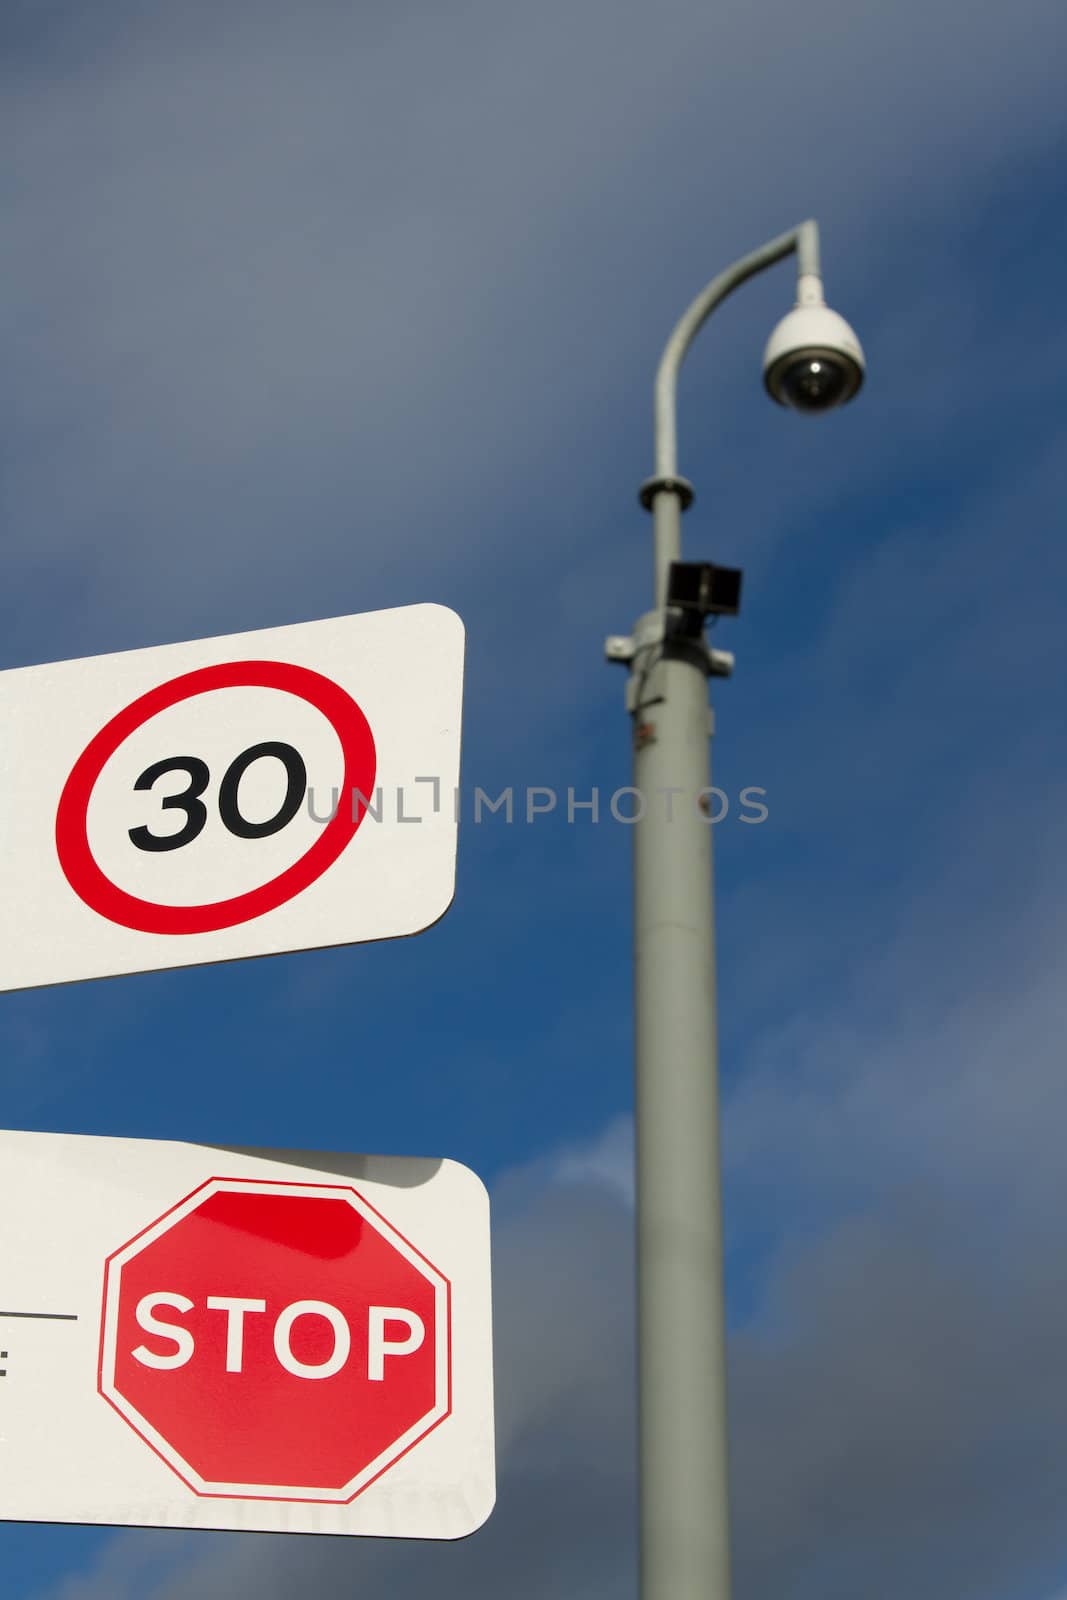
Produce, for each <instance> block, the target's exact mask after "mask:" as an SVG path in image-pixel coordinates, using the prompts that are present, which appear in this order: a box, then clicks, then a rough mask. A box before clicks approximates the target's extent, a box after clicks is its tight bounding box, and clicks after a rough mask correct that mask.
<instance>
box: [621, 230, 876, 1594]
mask: <svg viewBox="0 0 1067 1600" xmlns="http://www.w3.org/2000/svg"><path fill="white" fill-rule="evenodd" d="M793 253H795V254H796V257H797V271H798V287H797V302H796V306H795V308H794V309H793V310H792V311H791V312H790V313H789V315H788V316H786V317H785V318H783V320H782V321H781V322H780V323H779V325H778V327H777V328H776V329H775V331H774V333H773V334H772V335H771V339H770V342H769V343H768V346H767V349H766V352H765V355H764V378H765V382H766V385H767V388H768V391H769V392H770V394H771V395H772V397H773V398H774V399H776V400H778V401H780V402H781V403H782V404H785V405H789V406H791V407H793V408H794V409H796V410H800V411H807V412H817V411H824V410H828V409H829V408H830V407H831V406H834V405H838V404H841V403H842V402H843V401H844V400H848V399H851V397H852V395H853V394H855V392H856V390H857V389H858V388H859V387H860V384H861V382H862V378H863V370H864V358H863V352H862V350H861V349H860V346H859V342H858V340H857V339H856V336H855V334H854V333H853V332H852V330H851V329H850V328H849V326H848V324H847V323H846V322H845V321H844V319H843V318H841V317H839V316H837V315H836V313H834V312H832V311H830V310H829V309H828V308H827V306H826V305H825V304H824V302H823V297H822V283H821V278H820V272H819V238H818V229H817V227H816V225H815V223H814V222H803V223H801V224H800V226H799V227H797V228H794V229H792V230H791V231H790V232H789V233H784V234H782V235H780V236H779V237H778V238H777V239H772V240H771V241H770V242H769V243H768V244H765V245H764V246H762V248H761V249H759V250H754V251H753V252H752V253H751V255H747V256H744V257H743V258H742V259H741V260H740V261H738V262H736V263H735V264H734V265H733V266H732V267H729V268H727V270H726V271H725V272H723V273H721V274H720V275H719V276H718V277H717V278H715V279H713V280H712V282H711V283H709V284H708V285H707V287H706V288H705V289H704V290H703V292H702V293H701V294H700V295H698V296H697V298H696V299H695V300H694V301H693V303H692V305H690V307H689V309H688V310H687V311H686V312H685V314H684V316H683V317H682V318H681V320H680V321H679V322H678V324H677V326H676V327H675V329H674V331H673V333H672V334H671V336H670V338H669V339H668V341H667V345H666V348H665V349H664V352H663V357H662V359H661V361H660V364H659V369H658V371H657V374H656V385H655V450H656V455H655V461H656V470H655V475H654V476H653V477H652V478H650V479H649V480H648V481H647V482H646V483H645V484H643V485H642V488H641V493H640V498H641V503H642V505H644V506H645V507H646V509H648V510H650V511H651V512H652V516H653V519H654V529H655V535H654V539H655V606H654V609H653V610H651V611H649V612H647V613H646V614H645V615H644V616H642V617H640V618H639V619H638V621H637V623H636V624H635V625H634V630H633V633H632V635H630V636H627V637H619V636H616V637H614V638H611V639H609V640H608V641H607V646H606V653H607V656H608V659H609V660H612V661H618V662H623V663H624V664H626V665H627V666H629V669H630V673H629V679H628V682H627V688H626V707H627V710H628V711H629V713H630V716H631V718H632V723H633V770H634V778H633V785H634V791H635V794H636V818H637V820H636V821H635V823H634V829H633V834H634V966H635V971H634V995H635V1134H636V1163H637V1300H638V1312H637V1336H638V1342H637V1349H638V1433H639V1446H638V1448H639V1482H640V1520H639V1543H640V1568H641V1584H640V1594H641V1600H728V1597H729V1594H730V1544H729V1502H728V1492H727V1487H728V1486H727V1416H726V1362H725V1317H724V1307H723V1244H722V1201H721V1176H720V1161H719V1104H718V1102H719V1094H718V1059H717V1057H718V1047H717V1026H716V1023H717V1010H716V997H715V935H714V921H713V885H712V849H711V820H710V819H711V815H712V811H711V807H710V804H709V802H710V799H711V795H710V788H709V786H710V783H711V777H710V763H709V739H710V735H711V732H712V727H713V722H712V711H711V709H710V707H709V704H708V690H707V679H708V678H709V677H718V676H723V677H725V676H729V674H730V672H731V671H732V669H733V657H732V656H730V655H729V654H727V653H726V652H725V651H719V650H712V649H711V648H710V647H709V645H708V644H707V642H706V640H705V637H704V623H705V620H706V617H707V616H708V615H710V614H714V613H726V614H732V613H735V612H736V611H737V609H738V601H739V595H740V578H741V575H740V573H739V572H737V571H734V570H733V569H729V568H721V567H715V566H714V565H712V564H711V563H700V564H697V563H683V562H682V561H681V514H682V512H683V511H684V510H685V509H686V507H687V506H688V505H689V504H690V502H691V501H692V498H693V490H692V487H691V485H690V484H689V483H688V482H687V480H686V479H685V478H683V477H680V476H679V475H678V470H677V444H676V428H675V398H676V391H677V379H678V370H679V367H680V366H681V363H682V360H683V358H684V356H685V354H686V351H687V350H688V349H689V346H690V344H691V343H692V341H693V339H694V337H695V336H696V334H697V333H698V332H699V330H700V328H701V327H702V326H703V324H704V322H705V321H706V319H707V318H708V316H709V315H710V314H711V312H712V311H714V309H715V308H716V306H718V305H719V304H720V303H721V301H723V300H724V299H725V298H726V296H727V295H728V294H730V293H731V291H732V290H734V289H736V288H737V287H738V285H739V284H741V283H744V282H745V281H746V280H747V279H748V278H751V277H752V276H753V275H754V274H756V273H757V272H761V271H763V269H764V268H765V267H769V266H771V265H772V264H773V263H775V262H777V261H780V260H782V259H783V257H785V256H788V255H790V254H793Z"/></svg>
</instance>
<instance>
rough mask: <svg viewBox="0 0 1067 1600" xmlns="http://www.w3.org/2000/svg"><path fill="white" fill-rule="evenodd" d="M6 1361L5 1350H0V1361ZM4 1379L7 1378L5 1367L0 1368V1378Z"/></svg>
mask: <svg viewBox="0 0 1067 1600" xmlns="http://www.w3.org/2000/svg"><path fill="white" fill-rule="evenodd" d="M6 1360H7V1351H6V1350H0V1361H6ZM6 1377H7V1368H6V1367H0V1378H6Z"/></svg>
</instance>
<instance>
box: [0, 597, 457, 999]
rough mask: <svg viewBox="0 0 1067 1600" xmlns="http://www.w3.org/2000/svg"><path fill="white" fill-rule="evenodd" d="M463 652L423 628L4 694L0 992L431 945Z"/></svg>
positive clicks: (169, 653)
mask: <svg viewBox="0 0 1067 1600" xmlns="http://www.w3.org/2000/svg"><path fill="white" fill-rule="evenodd" d="M463 643H464V635H463V625H462V623H461V622H460V620H459V618H458V617H457V616H456V615H455V613H454V612H452V611H449V610H447V609H446V608H445V607H443V606H435V605H417V606H406V607H402V608H400V609H398V610H393V611H378V612H369V613H364V614H363V615H361V616H353V617H339V618H334V619H331V620H329V621H325V622H313V623H305V624H300V625H298V626H295V627H285V628H271V629H266V630H262V631H259V632H256V633H246V634H235V635H230V636H229V637H226V638H219V639H202V640H197V641H195V642H193V643H188V644H175V645H165V646H162V647H160V648H158V649H150V650H133V651H128V652H125V653H123V654H120V655H108V656H94V657H90V658H88V659H84V660H79V661H64V662H58V663H55V664H52V665H49V666H41V667H26V668H20V669H16V670H15V671H11V672H4V673H0V726H2V727H3V730H4V739H3V743H2V745H0V780H2V784H3V789H2V794H0V854H2V857H3V874H4V894H3V897H2V900H0V988H2V989H19V988H30V987H34V986H36V985H40V984H49V983H63V982H69V981H72V980H75V979H80V978H96V977H106V976H114V975H117V974H120V973H129V972H144V971H152V970H157V969H160V968H164V967H177V966H188V965H193V964H197V963H200V962H207V961H226V960H234V959H238V958H240V957H245V956H259V955H268V954H275V953H278V952H281V951H287V950H299V949H309V948H314V947H319V946H323V945H332V944H347V943H354V942H357V941H362V940H368V939H384V938H391V937H395V936H397V935H400V934H410V933H417V932H419V931H420V930H421V929H423V928H426V927H428V926H429V925H430V924H431V923H433V922H436V921H437V919H438V918H439V917H440V916H441V915H442V914H443V913H444V912H445V911H446V910H447V908H448V906H449V904H450V902H451V899H452V895H453V892H454V887H455V859H456V832H457V812H458V805H457V792H458V791H457V785H458V781H459V748H460V720H461V701H462V676H463Z"/></svg>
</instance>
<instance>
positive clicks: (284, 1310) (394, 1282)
mask: <svg viewBox="0 0 1067 1600" xmlns="http://www.w3.org/2000/svg"><path fill="white" fill-rule="evenodd" d="M449 1315H450V1287H449V1283H448V1279H447V1278H445V1277H444V1276H443V1275H442V1274H441V1273H440V1272H438V1271H437V1269H436V1267H434V1266H432V1265H431V1263H430V1262H429V1261H427V1260H426V1258H425V1257H424V1256H422V1255H420V1254H419V1252H418V1251H417V1250H416V1249H415V1248H414V1246H413V1245H411V1244H409V1243H408V1241H407V1240H406V1239H405V1238H404V1237H403V1235H402V1234H400V1233H398V1232H397V1230H396V1229H395V1228H393V1227H392V1226H391V1225H390V1224H389V1223H388V1222H386V1220H385V1218H384V1217H383V1216H381V1214H380V1213H379V1212H377V1211H375V1209H374V1207H373V1206H371V1205H370V1204H368V1202H367V1201H366V1200H364V1199H363V1197H362V1195H360V1194H358V1193H357V1192H356V1190H355V1189H350V1188H347V1187H346V1186H343V1185H336V1186H335V1185H327V1184H301V1183H266V1182H259V1181H256V1180H252V1179H244V1178H210V1179H208V1181H207V1182H206V1183H203V1184H201V1185H200V1187H199V1188H198V1189H195V1190H194V1191H193V1193H192V1194H190V1195H187V1196H186V1198H185V1199H184V1200H181V1201H179V1202H178V1204H177V1205H176V1206H174V1207H172V1209H171V1210H170V1211H168V1212H166V1213H165V1215H163V1216H162V1217H160V1218H159V1219H158V1220H157V1221H156V1222H153V1223H152V1224H150V1226H149V1227H147V1228H145V1229H144V1230H143V1231H142V1232H141V1233H139V1234H137V1235H136V1237H135V1238H133V1239H131V1240H130V1241H129V1242H128V1243H127V1244H125V1245H123V1246H122V1247H121V1249H119V1250H116V1251H115V1252H114V1254H113V1255H111V1256H109V1257H108V1260H107V1265H106V1268H105V1273H104V1306H103V1315H102V1325H101V1334H100V1374H99V1389H100V1393H101V1394H102V1395H103V1397H104V1399H105V1400H107V1401H108V1402H109V1403H110V1404H111V1405H112V1406H114V1408H115V1410H116V1411H117V1412H118V1413H119V1415H120V1416H121V1417H123V1418H124V1419H125V1421H126V1422H128V1423H129V1424H130V1426H131V1427H132V1428H133V1429H134V1431H135V1432H136V1433H138V1434H139V1435H140V1437H141V1438H142V1439H143V1440H144V1441H145V1443H146V1444H148V1445H149V1446H150V1447H151V1448H152V1449H153V1450H154V1451H155V1452H156V1454H157V1455H159V1456H161V1457H162V1459H163V1460H164V1461H165V1462H166V1463H167V1465H168V1466H169V1467H171V1468H172V1469H173V1470H174V1471H175V1472H176V1473H177V1474H178V1476H179V1477H180V1478H181V1479H182V1480H183V1481H184V1482H185V1483H186V1484H187V1485H188V1486H189V1488H190V1489H192V1490H193V1491H194V1492H195V1493H196V1494H200V1495H213V1496H223V1497H226V1498H237V1499H258V1500H263V1499H269V1500H315V1501H330V1502H334V1503H346V1502H348V1501H350V1500H354V1499H355V1497H356V1495H358V1494H359V1493H360V1492H361V1491H362V1490H363V1489H365V1488H366V1487H367V1485H368V1484H370V1483H372V1482H373V1481H374V1479H375V1478H377V1477H379V1476H380V1475H381V1474H382V1473H383V1472H384V1471H385V1470H386V1469H387V1468H388V1467H390V1466H392V1465H393V1463H394V1462H395V1461H397V1460H398V1459H399V1458H400V1457H401V1456H402V1455H404V1454H405V1453H406V1452H407V1451H408V1450H410V1449H411V1448H412V1446H413V1445H415V1444H417V1443H418V1441H419V1440H420V1439H422V1438H424V1437H425V1436H426V1434H427V1433H429V1431H430V1430H431V1428H435V1427H436V1426H437V1425H438V1423H440V1422H443V1421H444V1419H445V1417H447V1416H448V1414H449V1410H450V1408H451V1381H450V1351H449Z"/></svg>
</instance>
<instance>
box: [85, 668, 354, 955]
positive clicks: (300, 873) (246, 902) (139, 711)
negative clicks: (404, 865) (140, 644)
mask: <svg viewBox="0 0 1067 1600" xmlns="http://www.w3.org/2000/svg"><path fill="white" fill-rule="evenodd" d="M248 688H253V689H280V690H281V691H282V692H283V693H285V694H292V695H296V696H297V698H298V699H300V700H306V701H307V703H308V704H309V705H311V706H314V708H315V709H316V711H321V713H322V715H323V716H324V717H325V718H326V720H327V721H328V722H329V723H330V724H331V726H332V727H333V730H334V732H335V733H336V734H337V737H338V739H339V740H340V741H341V749H342V752H343V754H344V762H345V772H344V785H343V788H342V794H351V795H352V797H353V801H354V802H355V801H356V800H357V799H359V801H360V803H359V804H358V806H357V804H355V803H353V804H352V805H351V806H349V807H346V806H344V805H338V807H337V811H336V814H335V815H334V816H333V817H332V818H331V819H330V821H329V822H328V823H327V824H326V826H325V828H324V829H323V831H322V834H321V835H320V837H319V838H318V839H316V840H315V843H314V844H313V845H312V846H311V848H310V849H309V850H306V851H305V852H304V854H303V855H302V856H301V857H300V858H299V860H297V861H294V862H293V864H292V865H291V866H289V867H287V868H286V869H285V871H284V872H280V873H279V874H278V876H277V877H275V878H271V879H270V881H269V882H267V883H263V884H260V886H259V887H258V888H257V889H250V890H249V891H248V893H247V894H239V895H234V896H233V897H232V898H231V899H229V900H216V901H214V902H213V903H212V904H209V905H202V906H168V905H159V904H157V903H156V902H155V901H153V900H140V899H138V898H137V896H136V895H132V894H127V893H126V891H125V889H120V888H119V886H118V884H116V883H113V882H112V880H111V879H110V878H109V877H108V876H107V874H106V873H105V872H103V871H102V870H101V868H100V867H99V866H98V864H97V861H96V858H95V856H94V855H93V852H92V849H91V847H90V844H89V833H88V812H89V801H90V799H91V798H92V793H93V789H94V788H95V786H96V782H97V779H98V778H99V777H100V774H101V772H102V771H103V769H104V766H105V764H106V763H107V762H108V761H109V760H110V759H111V757H112V756H113V755H114V753H115V751H116V750H117V749H118V747H119V745H120V744H122V743H123V742H124V741H125V740H126V739H128V738H129V737H130V734H131V733H135V732H136V730H137V729H138V728H139V727H141V726H142V724H143V723H145V722H148V721H149V720H150V718H152V717H154V716H157V715H158V714H159V712H161V711H169V710H170V708H171V706H175V705H177V704H178V703H179V702H180V701H182V700H190V699H192V698H193V696H195V695H198V694H209V693H210V692H211V690H213V689H248ZM376 766H377V753H376V751H375V748H374V736H373V734H372V733H371V730H370V724H369V723H368V721H367V719H366V717H365V716H364V715H363V712H362V711H361V710H360V708H359V706H358V705H357V704H356V702H355V701H354V700H353V699H352V696H351V695H350V694H348V693H347V692H346V691H345V690H344V689H342V688H341V687H340V685H339V684H336V683H334V682H333V681H332V679H330V678H325V677H323V675H322V674H321V673H320V672H313V671H312V670H311V669H310V667H295V666H292V665H290V664H288V663H285V662H281V661H227V662H224V663H223V664H222V665H221V666H217V667H199V668H197V670H196V671H194V672H183V673H182V674H181V676H180V677H177V678H171V679H170V680H169V682H167V683H161V684H160V685H159V687H158V688H155V689H150V690H149V691H148V693H147V694H143V695H141V696H140V698H139V699H137V700H134V701H132V702H131V704H130V705H128V706H126V707H125V708H124V709H123V710H122V711H120V712H119V713H118V714H117V715H116V716H114V717H112V719H111V721H110V722H108V723H106V724H105V725H104V727H102V728H101V730H100V732H99V733H98V734H97V735H96V736H95V738H93V739H91V740H90V741H89V743H88V744H87V745H86V747H85V749H84V750H83V751H82V753H81V755H80V756H79V757H78V759H77V761H76V762H75V763H74V766H73V768H72V769H71V773H70V777H69V778H68V779H67V781H66V783H65V784H64V786H63V793H62V794H61V795H60V798H59V807H58V809H57V811H56V852H57V854H58V856H59V864H60V866H61V867H62V868H63V873H64V876H65V877H66V880H67V882H68V883H69V884H70V886H71V888H72V889H73V890H74V893H75V894H76V895H77V896H78V897H79V899H81V900H84V902H85V904H86V905H87V906H88V907H89V908H90V910H92V911H96V912H98V913H99V914H100V916H102V917H106V918H107V920H108V921H109V922H117V923H119V924H120V925H121V926H122V927H124V928H133V929H134V930H135V931H136V932H138V933H215V932H217V931H218V930H219V929H220V928H232V927H235V926H236V925H237V923H239V922H250V921H251V920H252V918H253V917H261V916H263V915H264V913H265V912H267V911H274V910H275V909H276V908H277V907H278V906H280V905H284V904H285V902H286V901H287V900H291V899H293V897H294V896H295V895H298V894H300V892H301V891H302V890H304V889H306V888H307V887H308V886H309V885H310V884H312V883H314V882H315V880H316V879H317V878H320V877H321V876H322V874H323V873H324V872H325V871H326V870H327V868H328V867H332V866H333V864H334V862H335V861H336V860H337V858H338V856H340V854H341V852H342V850H344V848H345V846H346V845H347V844H348V843H349V842H350V840H351V839H352V836H353V834H354V833H355V831H356V829H357V828H358V827H359V825H360V823H361V822H362V821H363V818H364V816H365V815H366V804H365V799H364V798H362V797H366V796H369V795H370V792H371V790H372V788H373V786H374V777H375V771H376Z"/></svg>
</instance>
